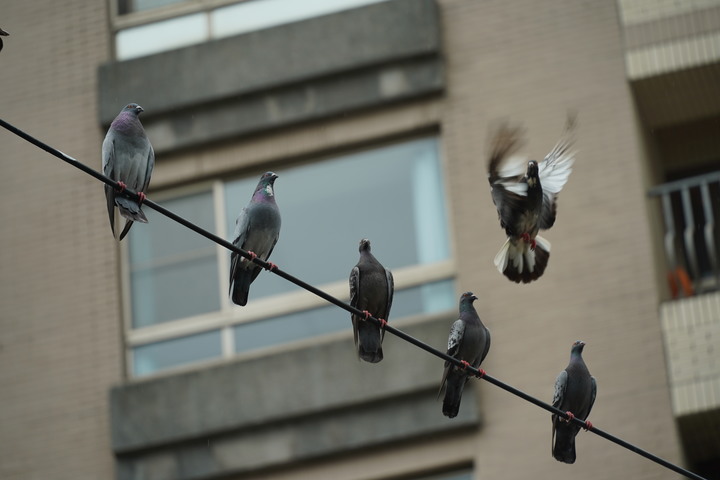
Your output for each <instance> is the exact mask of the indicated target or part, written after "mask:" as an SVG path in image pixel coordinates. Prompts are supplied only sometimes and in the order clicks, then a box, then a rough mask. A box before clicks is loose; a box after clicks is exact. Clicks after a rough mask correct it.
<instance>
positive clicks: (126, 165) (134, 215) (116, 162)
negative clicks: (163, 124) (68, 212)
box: [102, 103, 155, 240]
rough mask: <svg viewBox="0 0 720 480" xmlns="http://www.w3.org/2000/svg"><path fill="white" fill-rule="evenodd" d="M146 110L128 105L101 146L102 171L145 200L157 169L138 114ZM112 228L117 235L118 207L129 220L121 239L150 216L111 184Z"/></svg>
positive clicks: (107, 193)
mask: <svg viewBox="0 0 720 480" xmlns="http://www.w3.org/2000/svg"><path fill="white" fill-rule="evenodd" d="M143 111H144V110H143V108H142V107H141V106H140V105H138V104H137V103H129V104H127V105H126V106H125V108H123V109H122V111H121V112H120V113H119V114H118V116H117V117H115V120H113V122H112V123H111V124H110V128H109V129H108V131H107V134H106V135H105V140H104V141H103V144H102V168H103V173H104V174H105V176H107V177H110V178H111V179H113V180H115V181H116V182H120V183H122V185H124V187H123V188H129V189H131V190H134V191H136V192H138V193H139V194H140V196H141V197H142V198H144V197H145V194H144V193H143V192H144V191H145V190H146V189H147V187H148V185H149V184H150V176H151V175H152V171H153V167H154V166H155V152H154V151H153V148H152V145H150V140H148V138H147V135H145V129H144V128H143V126H142V123H140V119H139V118H138V115H140V113H142V112H143ZM105 198H106V199H107V209H108V215H109V217H110V228H111V229H112V232H113V235H115V207H117V208H118V211H119V212H120V215H122V216H123V217H125V218H126V221H125V228H124V229H123V231H122V233H120V237H119V240H122V239H123V238H125V235H127V233H128V231H130V227H132V224H133V222H142V223H147V217H146V216H145V214H144V213H143V211H142V210H141V209H140V204H138V202H136V201H135V200H130V199H129V198H125V197H123V196H122V195H119V194H118V192H117V191H116V190H115V189H113V188H112V187H111V186H109V185H105Z"/></svg>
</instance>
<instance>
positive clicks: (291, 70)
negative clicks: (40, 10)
mask: <svg viewBox="0 0 720 480" xmlns="http://www.w3.org/2000/svg"><path fill="white" fill-rule="evenodd" d="M440 38H441V37H440V23H439V14H438V8H437V5H436V4H435V2H434V0H392V1H388V2H383V3H377V4H372V5H369V6H365V7H361V8H356V9H352V10H348V11H344V12H339V13H335V14H331V15H326V16H322V17H317V18H313V19H309V20H304V21H300V22H296V23H291V24H287V25H281V26H278V27H273V28H269V29H266V30H260V31H256V32H251V33H247V34H243V35H238V36H235V37H230V38H226V39H221V40H216V41H211V42H206V43H203V44H200V45H193V46H190V47H186V48H181V49H177V50H173V51H169V52H163V53H160V54H156V55H150V56H147V57H143V58H137V59H132V60H128V61H123V62H111V63H107V64H104V65H102V66H101V67H100V68H99V72H98V75H99V79H98V89H99V90H98V93H99V118H100V123H101V124H102V125H103V126H104V127H106V126H107V125H108V124H109V123H110V122H111V121H112V119H113V118H114V117H115V116H116V115H117V113H118V112H119V111H120V109H121V108H122V106H123V105H125V104H126V103H128V102H130V101H134V102H138V103H139V104H141V105H142V106H143V107H144V108H145V110H146V113H145V114H144V115H143V123H144V124H145V126H146V128H147V129H148V130H149V135H150V139H151V141H152V142H153V145H154V146H155V150H156V151H160V152H162V151H165V150H171V149H174V148H181V147H185V146H188V145H194V144H199V143H202V142H208V141H214V140H220V139H223V138H227V137H229V136H233V135H242V134H247V133H253V132H257V131H261V130H264V129H270V128H276V127H278V126H282V125H287V124H291V123H297V122H301V121H306V120H312V119H315V118H318V117H321V116H325V115H330V114H335V113H338V112H345V111H348V110H353V109H357V108H367V107H373V106H377V105H379V104H383V103H386V102H390V101H397V100H401V99H405V98H411V97H416V96H419V95H425V94H427V93H429V92H436V91H439V90H441V89H442V87H443V86H444V79H443V74H442V73H443V71H442V64H441V62H440V47H441V45H440ZM135 72H142V75H137V74H136V73H135ZM185 130H191V131H192V133H193V135H191V136H190V137H185V136H184V135H182V134H181V133H180V134H179V133H178V132H183V131H185Z"/></svg>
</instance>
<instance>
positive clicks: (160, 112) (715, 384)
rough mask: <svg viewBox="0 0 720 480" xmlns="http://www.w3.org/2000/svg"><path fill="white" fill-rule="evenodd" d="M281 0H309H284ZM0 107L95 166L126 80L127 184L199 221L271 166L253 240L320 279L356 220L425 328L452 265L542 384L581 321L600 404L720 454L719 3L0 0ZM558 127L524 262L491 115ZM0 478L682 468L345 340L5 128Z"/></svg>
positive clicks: (625, 474)
mask: <svg viewBox="0 0 720 480" xmlns="http://www.w3.org/2000/svg"><path fill="white" fill-rule="evenodd" d="M301 3H302V4H303V5H302V6H300V4H301ZM2 10H3V16H2V18H0V21H2V24H0V26H1V27H2V28H3V29H4V30H7V31H8V32H10V36H9V37H5V48H4V49H3V51H2V52H0V65H1V66H2V72H3V73H2V75H3V80H4V83H3V88H2V89H0V106H2V108H1V110H2V115H0V118H2V119H3V120H5V121H7V122H9V123H11V124H13V125H15V126H16V127H18V128H20V129H22V130H24V131H26V132H27V133H29V134H31V135H33V136H35V137H37V138H39V139H40V140H42V141H44V142H46V143H48V144H49V145H51V146H53V147H56V148H58V149H60V150H62V151H63V152H66V153H67V154H69V155H71V156H73V157H74V158H76V159H78V160H79V161H81V162H83V163H86V164H88V165H90V166H92V167H94V168H96V169H98V170H99V169H100V145H101V143H102V139H103V136H104V132H105V131H106V130H107V127H108V125H109V123H110V122H111V121H112V119H113V118H114V117H115V115H117V113H118V112H119V111H120V110H121V109H122V107H123V106H124V105H125V104H127V103H129V102H137V103H139V104H140V105H142V106H143V107H144V109H145V112H144V113H143V115H142V116H141V119H142V121H143V124H144V125H145V128H146V130H147V133H148V136H149V138H150V140H151V142H152V143H153V146H154V148H155V152H156V167H155V171H154V174H153V177H152V181H151V185H150V191H149V192H148V195H149V197H150V198H152V199H153V200H155V201H157V202H158V203H161V204H162V205H164V206H166V207H167V208H169V209H171V210H173V211H174V212H176V213H178V214H180V215H181V216H183V217H185V218H187V219H189V220H191V221H193V222H195V223H197V224H198V225H200V226H202V227H203V228H206V229H208V230H210V231H212V232H214V233H216V234H217V235H219V236H221V237H223V238H229V236H230V235H231V233H232V230H233V228H234V221H235V217H236V216H237V214H238V213H239V211H240V209H241V208H242V207H243V206H244V205H245V204H246V203H247V201H248V200H249V199H250V195H251V193H252V190H253V188H254V186H255V184H256V182H257V179H258V178H259V176H260V175H261V174H262V173H263V172H265V171H267V170H272V171H275V172H276V173H277V174H278V175H279V179H278V180H277V182H276V185H275V186H276V195H277V202H278V204H279V207H280V210H281V212H282V216H283V228H282V231H281V234H280V240H279V242H278V244H277V246H276V248H275V250H274V252H273V254H272V257H271V260H272V261H274V262H275V263H277V264H278V265H279V266H280V267H281V268H282V269H283V270H285V271H287V272H289V273H291V274H293V275H295V276H297V277H300V278H302V279H304V280H306V281H308V282H310V283H312V284H313V285H316V286H318V287H320V288H322V289H323V290H325V291H327V292H329V293H330V294H332V295H334V296H337V297H338V298H341V299H343V300H347V299H348V297H349V291H348V286H347V277H348V275H349V272H350V270H351V269H352V267H353V266H354V265H355V263H356V262H357V258H358V253H357V246H358V241H359V240H360V239H361V238H363V237H367V238H370V239H371V240H372V242H373V252H374V254H375V255H376V257H377V258H378V259H379V260H380V261H381V262H383V263H384V264H385V265H386V266H387V267H389V268H391V269H392V270H393V273H394V277H395V287H396V293H395V300H394V304H393V309H392V312H391V315H390V321H391V322H392V323H393V325H395V326H397V327H398V328H401V329H402V330H404V331H406V332H408V333H409V334H411V335H413V336H416V337H417V338H419V339H421V340H423V341H425V342H426V343H428V344H430V345H432V346H434V347H436V348H438V349H441V350H443V349H444V348H445V346H446V342H447V334H448V331H449V328H450V325H451V324H452V322H453V321H454V320H455V319H456V318H457V299H458V297H459V295H460V293H461V292H464V291H468V290H470V291H473V292H475V294H476V295H477V296H478V297H479V300H478V301H477V302H476V307H477V309H478V312H479V314H480V316H481V318H482V319H483V321H484V323H485V324H486V325H487V326H488V328H489V329H490V331H491V332H492V338H493V342H492V347H491V349H490V353H489V355H488V357H487V359H486V361H485V363H484V365H483V367H484V368H485V369H486V370H487V371H488V373H489V374H491V375H493V376H495V377H497V378H499V379H500V380H503V381H505V382H507V383H509V384H511V385H513V386H515V387H517V388H520V389H521V390H523V391H525V392H527V393H529V394H531V395H534V396H536V397H539V398H542V399H545V400H546V401H548V402H549V401H550V400H551V398H552V393H553V385H554V381H555V377H556V375H557V374H558V373H559V372H560V371H561V370H562V369H563V368H564V367H565V366H566V365H567V361H568V358H569V350H570V345H571V344H572V342H573V341H575V340H577V339H582V340H584V341H586V342H587V347H586V349H585V354H584V357H585V360H586V362H587V364H588V366H589V368H590V371H591V372H592V374H593V375H594V376H595V378H596V379H597V383H598V396H597V400H596V404H595V407H594V409H593V412H592V414H591V417H590V418H591V420H592V421H593V423H594V424H595V425H596V426H598V427H599V428H602V429H604V430H606V431H608V432H610V433H613V434H615V435H617V436H619V437H621V438H623V439H625V440H627V441H629V442H631V443H633V444H635V445H637V446H639V447H641V448H643V449H646V450H648V451H650V452H652V453H654V454H656V455H659V456H661V457H663V458H665V459H667V460H669V461H671V462H674V463H678V464H681V465H683V466H685V467H687V468H689V469H691V470H693V471H696V472H698V473H700V474H702V475H704V476H706V477H707V478H720V477H718V474H717V472H718V471H720V434H719V433H718V432H720V427H719V425H720V357H719V356H718V351H720V349H719V347H720V341H719V339H720V294H718V291H719V290H720V269H719V262H718V252H719V251H720V235H719V234H718V227H717V225H718V220H719V219H718V217H719V216H720V213H718V212H720V174H719V173H718V172H719V171H720V161H719V160H720V135H718V132H720V128H719V127H720V87H719V86H718V85H720V82H719V81H718V80H720V74H719V72H720V2H717V1H711V0H705V1H701V0H696V1H687V2H672V1H664V0H618V1H610V0H607V1H591V0H587V1H572V0H551V1H548V2H543V3H542V6H540V3H539V2H533V1H530V0H519V1H514V2H505V1H499V0H498V1H496V0H493V1H484V2H477V1H470V0H388V1H377V0H343V1H332V2H329V1H328V2H325V1H317V2H288V1H281V0H246V1H242V2H237V1H233V0H200V1H179V0H175V1H172V0H170V1H142V0H107V1H102V2H90V3H88V2H82V1H78V0H63V1H60V2H57V1H55V2H50V1H47V0H42V1H37V2H24V1H20V0H11V1H9V2H7V4H5V5H3V9H2ZM572 112H574V113H576V114H577V119H578V120H577V121H578V132H577V143H576V147H577V150H578V152H579V153H578V155H577V160H576V163H575V165H574V169H573V173H572V175H571V177H570V180H569V182H568V184H567V185H566V186H565V188H564V189H563V191H562V193H561V194H560V197H559V206H558V219H557V222H556V225H555V226H554V227H553V228H552V229H551V230H549V231H548V232H546V234H545V235H544V236H546V237H547V238H548V239H549V240H550V242H551V243H552V245H553V248H552V255H551V258H550V262H549V266H548V269H547V271H546V272H545V274H544V275H543V277H542V278H541V279H539V280H538V281H537V282H534V283H532V284H530V285H517V284H514V283H511V282H509V281H507V279H505V278H504V277H503V276H502V275H501V274H500V273H498V271H497V270H496V269H495V267H494V265H493V262H492V260H493V257H494V256H495V254H496V252H497V251H498V249H499V248H500V246H501V245H502V243H503V241H504V240H505V235H504V232H503V231H502V229H501V228H500V226H499V222H498V220H497V213H496V210H495V208H494V206H493V204H492V200H491V197H490V194H489V188H488V184H487V180H486V178H487V177H486V175H487V173H486V161H487V158H486V157H487V150H488V147H487V143H488V136H489V131H490V130H491V129H492V127H493V126H495V125H497V124H498V123H499V122H502V121H507V122H510V123H512V124H519V125H522V126H523V127H524V129H525V131H526V136H527V142H526V144H525V146H524V148H523V151H524V152H527V153H528V154H529V155H530V156H532V157H533V158H536V159H538V160H540V159H541V158H542V157H543V156H544V155H545V154H546V153H547V152H549V151H550V149H551V148H552V147H553V145H554V144H555V142H556V141H557V139H558V138H559V136H560V134H561V132H562V130H563V126H564V124H565V119H566V116H567V115H568V113H572ZM0 135H1V137H0V138H2V140H0V142H1V144H0V145H2V167H3V170H2V171H3V172H4V174H5V178H6V182H5V185H4V188H3V189H2V193H0V195H2V202H0V209H1V210H0V212H1V215H2V216H1V217H0V218H2V219H3V222H4V227H3V228H2V231H1V233H0V252H2V265H3V268H2V274H1V280H0V285H1V288H0V298H1V299H2V306H3V314H2V315H1V316H0V380H2V385H4V388H2V389H0V405H2V408H0V412H1V413H0V425H1V426H2V427H1V428H0V478H3V479H21V478H22V479H35V478H37V479H41V478H42V479H45V478H57V479H64V478H68V479H70V478H73V479H74V478H113V477H115V478H118V479H122V480H125V479H147V480H155V479H213V478H232V479H235V478H237V479H252V480H255V479H273V480H275V479H277V480H280V479H306V478H307V479H310V478H313V479H317V478H332V479H347V480H386V479H425V480H429V479H433V480H460V479H471V478H472V479H476V480H480V479H490V478H493V479H495V478H502V479H520V478H537V479H546V478H547V479H549V478H552V479H558V478H577V475H578V474H579V473H578V472H580V474H581V475H582V477H583V478H587V479H608V478H648V479H665V478H677V475H676V474H674V473H672V472H670V471H668V470H666V469H664V468H662V467H661V466H659V465H657V464H654V463H652V462H650V461H648V460H646V459H644V458H642V457H640V456H637V455H635V454H633V453H631V452H629V451H627V450H625V449H622V448H621V447H619V446H617V445H614V444H612V443H609V442H607V441H605V440H603V439H601V438H600V437H597V436H595V435H592V434H589V433H581V434H580V435H579V436H578V439H577V444H578V460H577V462H576V464H575V465H573V466H569V465H565V464H561V463H559V462H557V461H555V460H554V459H553V458H552V456H551V455H550V434H551V432H550V420H549V414H547V413H546V412H545V411H543V410H540V409H538V408H537V407H534V406H532V405H530V404H528V403H526V402H524V401H522V400H520V399H517V398H515V397H512V396H510V395H509V394H508V393H506V392H504V391H502V390H500V389H498V388H495V387H494V386H492V385H490V384H488V383H486V382H482V381H472V382H470V384H469V385H468V387H469V388H467V389H466V392H465V395H464V399H463V402H462V405H461V410H460V415H459V416H458V417H457V418H455V419H447V418H445V417H444V416H442V414H441V405H440V402H438V401H437V400H436V394H437V388H438V386H439V383H440V377H441V375H442V363H441V361H440V360H439V359H437V358H435V357H433V356H431V355H429V354H427V353H426V352H423V351H422V350H420V349H417V348H415V347H413V346H411V345H409V344H407V343H405V342H403V341H401V340H399V339H397V338H395V337H392V336H390V335H387V336H386V338H385V341H384V350H385V359H384V360H383V361H382V362H381V363H379V364H377V365H371V364H367V363H363V362H359V361H357V358H356V355H355V353H354V351H353V346H352V342H353V339H352V330H351V326H350V319H349V314H347V313H346V312H344V311H342V310H340V309H338V308H335V307H334V306H330V305H329V304H327V303H326V302H325V301H324V300H321V299H319V298H317V297H315V296H313V295H311V294H309V293H307V292H304V291H302V290H300V289H299V288H297V287H295V286H293V285H291V284H289V283H287V282H285V281H283V280H282V279H280V278H277V277H274V276H273V275H271V274H270V273H267V272H264V273H261V275H260V277H259V278H258V280H257V281H256V282H255V283H254V284H253V286H252V288H251V292H250V301H249V303H248V305H247V306H246V307H242V308H241V307H237V306H234V305H232V304H231V302H230V300H229V298H228V295H227V290H228V278H227V277H228V265H229V261H228V259H229V254H228V253H227V252H226V251H225V250H224V249H223V248H222V247H219V246H217V245H215V244H213V243H211V242H209V241H208V240H206V239H205V238H203V237H200V236H198V235H197V234H195V233H194V232H192V231H189V230H187V229H184V228H182V227H180V226H179V225H177V224H174V223H173V222H171V221H169V220H166V219H165V218H164V217H161V216H160V215H158V214H156V213H155V212H154V211H150V210H149V209H147V208H146V209H145V210H146V212H147V214H148V217H149V219H150V223H149V224H147V225H141V224H139V225H135V226H134V227H133V229H132V230H131V232H130V234H129V235H128V237H127V239H126V240H123V242H122V243H121V244H119V245H118V243H117V242H116V241H115V240H113V238H112V235H111V233H110V229H109V226H108V225H107V223H108V221H107V214H106V212H105V208H106V207H105V199H104V196H103V193H102V187H101V185H100V184H99V183H98V182H97V181H95V180H94V179H92V178H90V177H89V176H87V175H84V174H82V173H81V172H79V171H77V170H76V169H73V168H69V166H68V165H66V164H64V163H62V162H60V161H59V160H57V159H56V158H54V157H52V156H49V155H48V154H47V153H45V152H43V151H42V150H40V149H38V148H36V147H34V146H32V145H31V144H29V143H27V142H25V141H23V140H22V139H20V138H19V137H16V136H14V135H12V134H11V133H10V132H7V131H3V132H2V133H0Z"/></svg>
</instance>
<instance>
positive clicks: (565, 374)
mask: <svg viewBox="0 0 720 480" xmlns="http://www.w3.org/2000/svg"><path fill="white" fill-rule="evenodd" d="M584 346H585V343H584V342H581V341H580V340H578V341H577V342H575V343H573V345H572V349H571V350H570V363H569V364H568V366H567V367H566V368H565V370H563V371H562V372H560V375H558V377H557V380H555V394H554V395H553V402H552V403H553V407H555V408H559V409H560V410H562V411H563V412H570V413H572V414H573V416H575V417H577V418H579V419H580V420H585V419H586V418H587V417H588V415H590V410H591V409H592V406H593V403H595V395H596V393H597V384H596V383H595V378H594V377H591V376H590V372H589V371H588V368H587V366H586V365H585V362H584V361H583V358H582V351H583V347H584ZM579 431H580V426H579V425H575V424H574V423H571V422H569V421H568V420H565V419H564V418H562V417H559V416H557V415H553V416H552V432H553V433H552V440H553V442H552V455H553V457H555V460H558V461H560V462H565V463H575V436H576V435H577V434H578V432H579Z"/></svg>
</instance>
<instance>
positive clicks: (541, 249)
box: [488, 117, 575, 283]
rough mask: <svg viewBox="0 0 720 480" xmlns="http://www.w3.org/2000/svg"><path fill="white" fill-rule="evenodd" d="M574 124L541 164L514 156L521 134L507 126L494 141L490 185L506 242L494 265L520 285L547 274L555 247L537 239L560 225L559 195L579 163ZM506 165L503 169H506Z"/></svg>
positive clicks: (491, 154) (489, 174) (498, 132)
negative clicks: (575, 165) (574, 165)
mask: <svg viewBox="0 0 720 480" xmlns="http://www.w3.org/2000/svg"><path fill="white" fill-rule="evenodd" d="M574 126H575V121H574V118H573V117H569V118H568V123H567V126H566V129H565V133H564V135H563V136H562V138H561V139H560V140H559V141H558V143H557V144H556V145H555V147H554V148H553V149H552V151H551V152H550V153H548V154H547V156H546V157H545V159H544V160H543V161H541V162H539V163H538V162H536V161H535V160H530V161H526V159H524V158H522V157H518V156H513V157H512V158H510V159H508V161H507V162H504V160H505V159H506V158H507V157H508V156H510V155H512V154H513V153H515V152H516V151H517V150H518V149H519V148H520V146H521V143H522V139H521V133H522V132H521V130H520V129H519V128H510V127H508V126H507V125H502V126H500V128H498V130H497V131H496V132H495V135H494V137H493V140H492V147H491V153H490V160H489V162H488V180H489V181H490V190H491V193H492V199H493V203H495V206H496V207H497V211H498V218H499V219H500V226H501V227H502V228H504V229H505V233H506V234H507V237H508V238H507V240H506V241H505V244H504V245H503V246H502V248H501V249H500V251H499V252H498V254H497V255H496V256H495V266H496V267H497V269H498V270H499V271H500V273H502V274H503V275H505V276H506V277H507V278H509V279H510V280H512V281H513V282H515V283H520V282H522V283H530V282H532V281H533V280H537V279H538V278H540V277H541V276H542V274H543V273H544V272H545V267H547V263H548V259H549V257H550V242H548V241H547V240H546V239H544V238H543V237H541V236H540V235H538V231H539V230H541V229H543V230H546V229H548V228H550V227H552V226H553V224H554V223H555V216H556V214H557V196H558V193H559V192H560V190H561V189H562V187H563V186H564V185H565V183H566V182H567V180H568V177H569V176H570V172H571V167H572V164H573V162H574V161H575V152H574V151H570V149H571V148H572V145H573V143H574V139H573V137H574V130H575V128H574ZM501 164H503V165H501Z"/></svg>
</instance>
